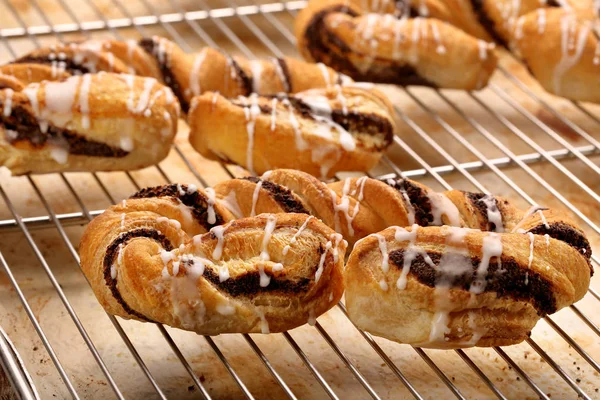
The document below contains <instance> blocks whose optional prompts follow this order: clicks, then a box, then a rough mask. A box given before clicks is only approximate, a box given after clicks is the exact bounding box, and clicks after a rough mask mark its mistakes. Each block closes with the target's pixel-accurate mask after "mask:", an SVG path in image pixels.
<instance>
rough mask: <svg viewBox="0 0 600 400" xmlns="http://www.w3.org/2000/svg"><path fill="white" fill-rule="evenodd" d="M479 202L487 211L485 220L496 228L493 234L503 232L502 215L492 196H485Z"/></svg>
mask: <svg viewBox="0 0 600 400" xmlns="http://www.w3.org/2000/svg"><path fill="white" fill-rule="evenodd" d="M479 201H481V202H482V203H483V204H485V208H486V210H487V219H488V221H489V222H491V223H493V224H494V225H495V227H496V229H495V232H504V224H503V223H502V213H501V212H500V209H499V208H498V204H497V203H496V199H495V198H494V196H492V195H489V194H486V195H485V196H483V197H482V198H481V199H480V200H479Z"/></svg>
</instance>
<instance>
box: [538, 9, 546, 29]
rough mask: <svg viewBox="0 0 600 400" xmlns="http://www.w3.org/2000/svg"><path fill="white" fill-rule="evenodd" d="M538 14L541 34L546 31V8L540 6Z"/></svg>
mask: <svg viewBox="0 0 600 400" xmlns="http://www.w3.org/2000/svg"><path fill="white" fill-rule="evenodd" d="M537 14H538V15H537V24H538V33H539V34H540V35H541V34H543V33H544V32H545V31H546V9H545V8H538V9H537Z"/></svg>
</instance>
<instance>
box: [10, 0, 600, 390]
mask: <svg viewBox="0 0 600 400" xmlns="http://www.w3.org/2000/svg"><path fill="white" fill-rule="evenodd" d="M267 1H268V0H267ZM267 1H265V2H252V1H242V0H222V1H209V2H210V6H209V4H207V3H206V2H205V1H204V0H193V1H192V0H169V1H165V2H158V1H151V0H131V1H130V2H122V1H121V0H104V1H100V0H98V1H95V0H84V1H82V2H81V3H78V5H77V7H72V6H70V5H69V4H67V2H66V1H65V0H52V1H51V0H45V1H41V0H40V2H39V3H38V1H37V0H32V1H30V2H24V3H22V2H18V1H16V0H12V1H11V0H2V3H0V21H2V22H4V19H6V18H8V22H7V23H3V27H2V28H0V42H1V43H0V47H3V48H4V50H2V51H1V52H0V62H6V61H9V60H10V59H11V58H14V57H16V56H18V55H20V54H21V53H23V52H25V51H28V50H31V49H33V48H36V47H38V46H42V45H45V44H47V43H53V42H55V41H57V40H59V41H62V40H72V39H74V38H83V39H85V38H92V37H112V38H115V39H123V38H131V37H142V36H149V35H153V34H158V35H162V36H165V37H167V38H169V39H172V40H174V41H175V42H176V43H177V44H178V45H179V46H181V47H182V48H183V49H184V50H185V51H188V52H192V51H197V50H198V49H199V48H201V46H205V45H208V46H213V47H221V48H223V49H224V50H226V51H228V52H230V53H233V54H240V55H243V56H246V57H249V58H256V57H258V56H260V57H262V56H275V57H281V56H283V55H284V54H285V55H288V54H295V53H296V52H295V43H294V42H295V38H294V35H293V31H292V29H291V28H290V27H291V26H292V22H293V17H294V16H295V15H296V13H297V11H298V10H300V9H301V8H302V7H304V5H305V2H304V1H289V2H271V3H270V2H267ZM23 4H25V6H23ZM523 70H524V68H523V67H522V66H521V65H520V64H519V63H518V62H517V61H516V60H514V59H512V58H511V56H509V55H508V54H504V55H503V57H502V63H501V66H500V68H499V70H498V72H497V73H496V75H495V77H494V79H493V81H492V83H491V84H490V86H489V87H488V88H487V89H485V90H484V91H482V92H473V93H466V92H460V93H457V92H455V91H444V90H435V89H424V88H412V87H408V88H390V87H384V88H382V89H383V90H385V91H386V93H388V94H389V95H390V98H392V100H393V102H394V104H395V105H396V112H397V117H398V121H399V124H400V126H401V128H402V129H401V134H399V135H398V136H396V137H395V138H394V145H393V148H392V149H391V150H390V151H389V153H388V155H387V156H385V157H384V159H383V161H382V163H381V165H380V166H378V167H377V168H376V169H375V170H374V171H372V174H371V176H374V177H378V178H383V177H393V176H402V177H410V178H413V179H418V180H421V181H422V182H424V183H426V184H429V185H432V186H437V187H440V188H443V189H451V188H452V187H454V186H457V187H459V188H461V189H466V190H469V189H472V188H474V189H476V190H478V191H481V192H484V193H490V191H493V192H494V193H497V194H503V195H506V196H507V197H511V198H514V199H515V200H516V201H520V202H521V204H523V205H527V204H530V205H533V204H537V202H538V201H543V202H544V203H545V204H552V205H558V206H561V207H563V208H564V209H566V210H568V211H569V212H570V213H571V214H572V215H573V216H574V218H575V219H576V220H578V221H579V222H580V223H581V224H582V226H584V229H585V230H586V233H588V237H589V238H590V239H591V242H592V246H593V248H595V249H600V247H599V246H598V243H599V242H600V240H599V239H600V227H599V225H598V224H600V218H598V212H597V211H598V206H599V205H600V195H598V189H599V186H600V179H598V177H599V176H600V166H599V165H598V164H599V163H598V160H599V159H600V157H599V151H600V142H599V139H600V138H599V136H600V135H598V132H599V131H598V128H599V127H600V108H598V107H596V106H592V105H588V104H579V103H574V102H569V101H566V100H557V99H555V98H552V97H550V96H549V95H545V94H544V93H541V92H540V90H539V89H538V88H537V87H535V85H534V84H532V81H531V79H530V78H528V77H527V75H526V74H525V73H524V72H523ZM181 125H182V126H181V128H182V129H180V130H182V131H184V133H183V134H182V135H180V137H178V139H177V141H176V145H175V147H174V149H173V151H172V154H171V155H170V156H169V158H168V159H167V160H166V161H164V162H163V163H161V164H160V165H158V166H156V167H153V168H149V169H147V170H144V171H141V172H131V173H129V172H127V173H110V174H109V173H97V174H55V175H49V176H43V177H30V176H26V177H19V178H16V177H7V176H5V175H0V196H1V197H2V200H3V202H4V205H5V209H4V210H3V209H2V208H0V232H2V233H3V234H4V235H5V236H4V237H5V239H3V241H2V243H0V265H1V266H2V269H0V271H3V272H4V275H2V274H0V296H1V298H2V299H3V300H2V303H1V304H2V305H0V307H2V309H3V311H6V312H5V313H4V314H6V315H5V316H0V325H3V327H4V328H5V329H6V330H7V331H8V336H9V337H11V338H12V339H13V340H14V341H15V343H16V346H15V348H16V349H17V351H19V352H21V354H22V358H23V360H24V362H21V360H19V359H18V356H17V355H16V354H18V353H16V352H14V351H8V350H6V349H7V346H4V345H3V346H2V347H0V356H1V357H0V361H1V362H0V364H1V365H2V366H3V367H5V370H6V372H7V375H8V377H9V380H10V381H11V382H12V383H13V385H14V387H15V390H16V391H17V393H19V394H20V395H21V397H22V398H36V397H37V396H38V395H37V393H36V389H35V387H33V385H32V384H31V381H30V380H28V379H25V378H24V377H27V376H28V374H27V373H26V372H24V370H25V369H26V370H29V372H31V375H32V377H33V383H34V384H35V385H36V387H37V390H38V391H39V392H40V393H41V395H42V397H44V398H45V397H47V396H49V395H51V394H54V395H57V396H59V397H68V396H69V395H70V396H72V397H74V398H79V397H95V396H100V395H112V396H115V397H117V398H126V397H139V398H141V397H144V396H149V397H151V398H162V399H165V398H171V397H176V398H188V397H189V398H196V397H197V398H238V397H239V398H249V399H251V398H262V397H269V398H271V397H274V398H279V397H281V398H286V397H287V398H291V399H294V398H302V397H308V396H310V397H315V398H319V397H323V398H327V397H329V398H332V399H337V398H368V397H372V398H375V399H378V398H401V397H407V396H410V395H412V396H414V397H415V398H419V399H420V398H432V397H438V396H445V397H449V396H455V397H456V398H459V399H463V398H470V397H478V398H482V397H485V398H487V397H497V398H500V399H505V398H517V397H518V398H525V397H539V398H543V399H549V398H551V397H553V398H575V397H581V398H586V399H594V398H600V394H599V393H598V388H599V387H600V364H599V363H598V361H597V360H599V359H600V344H599V343H600V328H599V327H598V325H599V324H600V318H598V317H597V315H596V313H594V311H595V310H596V309H597V307H598V305H600V303H599V302H600V294H599V293H598V290H597V288H598V285H597V284H598V282H597V280H593V281H592V282H593V283H592V287H591V288H590V290H589V293H588V295H587V296H586V297H585V299H584V300H583V301H582V302H580V303H578V304H576V305H573V306H571V307H570V308H569V309H566V310H563V311H561V312H559V313H557V314H556V315H553V316H550V317H547V318H545V319H544V321H540V323H539V324H538V325H539V326H538V327H536V329H535V330H534V331H533V334H532V336H531V338H529V339H528V340H527V341H526V342H525V343H524V344H521V345H518V346H514V347H510V348H494V349H485V350H484V349H468V350H456V351H446V352H439V351H430V350H427V351H426V350H422V349H419V348H411V347H410V346H405V345H399V344H393V343H390V342H387V341H385V340H382V339H379V338H375V337H372V336H371V335H370V334H368V333H366V332H363V331H360V330H358V329H356V328H355V327H353V326H352V325H351V323H350V321H349V320H348V319H347V317H346V310H345V308H344V305H343V304H342V303H340V304H339V305H338V307H337V308H336V309H334V310H332V311H330V312H329V313H328V314H327V315H325V316H324V317H321V318H319V322H317V323H316V324H315V326H314V327H302V328H299V329H298V330H294V331H292V332H286V333H283V334H281V335H269V336H268V337H264V336H261V335H227V337H225V338H221V337H217V338H211V337H203V338H202V340H200V337H198V336H196V335H193V334H189V333H185V332H180V331H177V330H174V329H171V328H167V327H163V326H161V325H156V329H158V334H157V333H156V331H155V330H153V329H152V328H153V327H152V326H151V325H150V324H141V323H136V322H131V321H125V320H121V319H117V318H115V317H113V316H110V315H107V314H104V315H103V314H102V311H98V308H99V305H97V304H95V302H94V300H95V299H94V298H93V295H91V294H90V293H91V291H90V289H89V287H88V286H87V283H86V282H85V280H84V278H83V275H82V274H81V273H80V272H78V270H77V268H76V266H77V264H78V262H79V256H78V253H77V250H76V244H77V243H78V240H79V237H80V235H81V232H82V228H81V226H82V225H84V224H85V223H87V222H88V221H90V220H91V219H92V218H93V217H94V216H96V215H98V214H99V213H101V212H102V209H103V207H106V206H107V205H109V204H114V203H116V202H118V201H120V200H121V199H122V198H124V197H126V196H127V195H128V194H129V193H130V192H131V191H133V190H136V189H139V188H141V187H143V186H148V185H157V184H164V183H167V182H181V181H182V180H183V179H185V181H196V182H197V183H199V184H200V185H202V186H204V187H206V186H208V185H209V184H214V183H216V182H217V181H219V180H221V179H226V178H230V177H235V176H241V175H244V174H246V172H245V171H243V170H241V169H240V168H238V167H232V166H226V165H221V164H218V163H214V162H209V161H206V160H203V159H202V158H201V157H200V156H199V155H197V154H195V153H194V152H193V151H192V150H191V148H190V147H189V146H188V145H187V144H186V143H185V130H186V127H185V126H183V123H182V124H181ZM338 178H339V179H341V178H343V176H339V177H338ZM82 182H83V183H82ZM66 198H68V200H65V199H66ZM66 203H69V204H66ZM90 205H91V206H90ZM15 249H17V250H15ZM20 249H25V252H23V251H22V250H20ZM24 253H25V254H24ZM65 260H67V261H65ZM592 261H593V264H594V266H595V267H598V265H600V258H599V257H598V256H593V259H592ZM73 263H74V265H75V268H71V267H73ZM66 264H69V265H70V267H66V266H65V265H66ZM40 267H41V269H40ZM39 282H43V283H42V284H41V286H40V287H38V286H36V285H38V284H39ZM39 292H43V293H42V294H40V293H39ZM81 292H85V294H82V293H81ZM48 293H51V294H50V295H49V294H48ZM44 296H51V297H52V299H51V300H49V301H50V302H51V305H52V307H51V308H52V311H51V319H52V320H50V319H49V318H44V314H43V313H44V312H45V311H44V310H45V308H44V306H43V305H40V304H39V303H40V297H42V298H43V297H44ZM4 304H6V305H4ZM14 308H17V309H18V310H17V311H15V310H14ZM92 308H93V309H94V310H95V311H94V312H91V311H89V309H92ZM54 318H56V321H54ZM67 325H68V327H67ZM98 330H101V331H102V332H103V333H102V334H98ZM104 332H105V333H104ZM63 335H64V336H65V337H67V338H68V339H67V341H68V342H67V343H65V339H64V338H63ZM104 336H107V337H108V336H111V337H113V336H114V337H116V339H115V338H112V339H111V340H108V338H105V337H104ZM157 336H158V337H157ZM273 337H276V338H274V339H273ZM71 342H72V343H71ZM2 343H4V342H2ZM7 343H10V342H7ZM32 343H33V344H34V346H33V349H31V347H32V346H31V344H32ZM190 343H191V344H190ZM349 344H350V345H351V346H350V345H349ZM42 346H43V349H42ZM71 346H73V352H75V353H77V354H75V355H74V354H70V351H69V348H70V347H71ZM159 346H160V349H159ZM76 349H77V350H76ZM115 349H116V351H115ZM42 351H43V352H45V353H44V355H43V356H42V358H41V361H40V362H39V363H38V359H40V355H39V353H38V352H42ZM83 353H85V354H83ZM153 353H156V354H153ZM84 356H85V357H87V358H89V359H90V360H88V361H81V360H80V359H82V358H84ZM169 360H170V361H169ZM533 360H535V363H537V364H538V365H534V361H533ZM174 363H177V367H173V365H175V364H174ZM163 365H164V366H166V368H163ZM249 366H250V367H251V368H248V367H249ZM207 367H210V368H211V369H217V368H218V369H219V370H220V372H218V373H217V372H214V371H212V370H211V371H209V370H207ZM124 372H125V373H127V376H125V377H124V376H123V373H124Z"/></svg>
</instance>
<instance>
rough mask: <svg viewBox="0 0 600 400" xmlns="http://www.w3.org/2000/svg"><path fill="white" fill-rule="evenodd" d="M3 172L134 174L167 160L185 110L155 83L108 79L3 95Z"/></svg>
mask: <svg viewBox="0 0 600 400" xmlns="http://www.w3.org/2000/svg"><path fill="white" fill-rule="evenodd" d="M0 109H1V110H2V113H1V114H0V165H4V166H6V167H8V168H9V169H10V170H11V171H12V173H13V174H24V173H50V172H64V171H112V170H132V169H139V168H143V167H147V166H150V165H153V164H156V163H158V162H159V161H160V160H162V159H163V158H164V157H166V155H167V154H168V152H169V150H170V147H171V143H172V141H173V138H174V136H175V132H176V129H177V119H178V115H179V105H178V103H177V100H176V99H175V98H174V96H173V94H172V92H171V90H170V89H169V88H167V87H165V86H163V85H161V84H160V83H158V82H157V81H156V80H155V79H153V78H140V77H135V76H132V75H116V74H109V73H102V74H87V75H83V76H73V77H69V78H67V79H66V80H64V81H60V82H50V81H44V82H41V83H33V84H30V85H28V86H26V87H24V88H23V89H22V90H21V91H20V92H16V91H14V90H12V89H4V90H2V91H0Z"/></svg>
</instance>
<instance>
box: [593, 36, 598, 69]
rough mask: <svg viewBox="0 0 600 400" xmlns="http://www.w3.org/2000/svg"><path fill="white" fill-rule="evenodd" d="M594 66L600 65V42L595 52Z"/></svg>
mask: <svg viewBox="0 0 600 400" xmlns="http://www.w3.org/2000/svg"><path fill="white" fill-rule="evenodd" d="M592 62H593V63H594V65H600V40H599V41H598V43H596V50H594V60H593V61H592Z"/></svg>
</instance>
